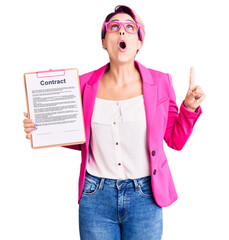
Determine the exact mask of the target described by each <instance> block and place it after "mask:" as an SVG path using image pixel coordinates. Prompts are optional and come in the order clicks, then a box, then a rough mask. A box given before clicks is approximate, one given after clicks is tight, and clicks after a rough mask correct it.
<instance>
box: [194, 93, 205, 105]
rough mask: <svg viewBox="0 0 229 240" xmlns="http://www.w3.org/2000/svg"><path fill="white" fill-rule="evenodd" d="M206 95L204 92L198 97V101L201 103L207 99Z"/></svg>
mask: <svg viewBox="0 0 229 240" xmlns="http://www.w3.org/2000/svg"><path fill="white" fill-rule="evenodd" d="M205 97H206V95H205V94H203V95H202V96H201V97H200V98H198V99H197V100H196V102H197V103H198V104H199V105H200V104H201V103H202V102H203V100H204V99H205Z"/></svg>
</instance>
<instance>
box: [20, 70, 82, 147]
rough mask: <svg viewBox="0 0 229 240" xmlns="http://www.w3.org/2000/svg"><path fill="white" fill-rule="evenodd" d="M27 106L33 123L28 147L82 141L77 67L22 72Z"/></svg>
mask: <svg viewBox="0 0 229 240" xmlns="http://www.w3.org/2000/svg"><path fill="white" fill-rule="evenodd" d="M24 77H25V87H26V93H27V94H26V95H27V106H28V108H29V114H30V118H31V119H33V120H34V122H35V124H37V130H35V131H33V133H32V147H33V148H37V147H48V146H49V147H50V146H56V145H58V146H60V145H66V144H69V145H71V144H73V143H74V144H76V143H83V142H85V130H84V122H83V112H82V103H81V95H80V86H79V79H78V71H77V69H65V70H56V72H55V71H49V72H47V71H46V72H38V73H25V74H24Z"/></svg>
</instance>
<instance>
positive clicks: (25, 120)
mask: <svg viewBox="0 0 229 240" xmlns="http://www.w3.org/2000/svg"><path fill="white" fill-rule="evenodd" d="M23 123H34V122H33V119H30V118H27V119H24V120H23Z"/></svg>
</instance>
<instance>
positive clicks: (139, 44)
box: [138, 40, 143, 51]
mask: <svg viewBox="0 0 229 240" xmlns="http://www.w3.org/2000/svg"><path fill="white" fill-rule="evenodd" d="M142 44H143V43H142V41H140V40H138V51H139V50H140V49H141V47H142Z"/></svg>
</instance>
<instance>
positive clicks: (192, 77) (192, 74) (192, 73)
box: [189, 67, 195, 89]
mask: <svg viewBox="0 0 229 240" xmlns="http://www.w3.org/2000/svg"><path fill="white" fill-rule="evenodd" d="M194 85H195V69H194V67H191V68H190V78H189V89H192V88H193V87H194Z"/></svg>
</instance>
